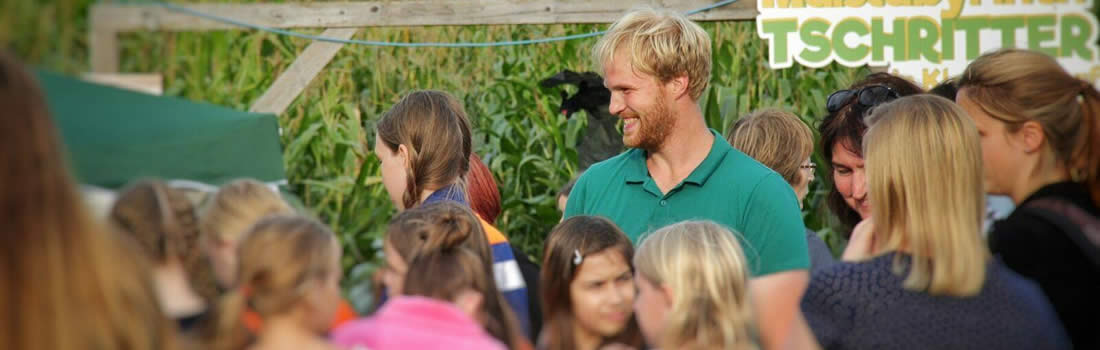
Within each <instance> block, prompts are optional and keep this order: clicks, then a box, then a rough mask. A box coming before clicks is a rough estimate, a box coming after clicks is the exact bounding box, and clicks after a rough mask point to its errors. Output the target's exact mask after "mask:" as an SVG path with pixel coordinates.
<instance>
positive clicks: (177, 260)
mask: <svg viewBox="0 0 1100 350" xmlns="http://www.w3.org/2000/svg"><path fill="white" fill-rule="evenodd" d="M110 221H111V224H113V226H114V227H115V228H116V229H117V230H118V231H120V232H121V233H124V234H126V235H127V236H129V237H132V238H133V239H134V242H136V243H137V246H138V247H139V248H141V250H142V251H144V252H145V254H146V255H147V256H148V257H149V258H150V261H152V262H154V263H155V264H156V265H157V267H161V268H163V267H169V268H179V269H182V270H183V271H186V273H187V275H188V280H189V282H190V284H191V287H192V288H193V289H194V290H195V292H197V293H198V294H199V295H201V296H202V297H203V298H205V299H213V298H214V297H215V295H216V294H217V293H216V292H217V290H216V288H215V285H214V280H213V276H211V271H210V269H209V268H208V267H207V266H205V265H204V263H203V261H202V258H201V252H200V251H199V244H198V242H199V223H198V219H197V218H196V216H195V207H194V205H193V204H192V203H191V201H190V200H188V199H187V197H186V195H184V194H183V193H182V192H180V191H178V190H175V189H173V188H171V187H168V186H167V185H165V184H164V183H163V182H160V181H155V180H145V181H139V182H136V183H134V184H132V185H130V186H129V187H128V188H126V189H125V190H123V191H122V193H121V194H120V195H119V196H118V199H117V200H116V201H115V204H114V206H113V207H112V208H111V213H110Z"/></svg>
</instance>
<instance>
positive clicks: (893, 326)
mask: <svg viewBox="0 0 1100 350" xmlns="http://www.w3.org/2000/svg"><path fill="white" fill-rule="evenodd" d="M894 256H895V253H889V254H886V255H882V256H879V257H876V258H873V259H871V260H868V261H865V262H860V263H847V262H840V263H837V264H835V265H832V266H830V267H827V268H824V269H821V270H814V271H813V273H812V277H811V280H810V285H809V287H808V288H807V290H806V295H805V296H804V297H803V299H802V311H803V312H804V313H805V315H806V321H807V322H808V323H809V325H810V328H811V329H813V333H814V335H815V336H816V337H817V340H818V342H820V343H821V346H822V347H823V348H825V349H1068V348H1069V347H1070V345H1069V344H1070V343H1069V339H1068V338H1067V336H1066V334H1065V331H1064V330H1063V329H1062V326H1061V323H1060V322H1059V321H1058V318H1057V316H1056V315H1055V313H1054V311H1053V309H1052V308H1051V306H1050V303H1049V302H1048V301H1047V299H1046V296H1044V295H1043V293H1042V292H1041V291H1040V290H1039V288H1038V287H1036V285H1035V284H1034V283H1033V282H1031V281H1029V280H1026V279H1024V278H1022V277H1020V276H1019V275H1017V274H1016V273H1014V272H1012V271H1010V270H1008V269H1007V268H1005V267H1003V266H1002V265H1001V264H1000V263H997V262H991V263H990V265H989V268H988V270H987V273H986V281H985V283H984V284H983V285H982V289H981V291H980V292H979V293H978V294H977V295H975V296H972V297H965V298H960V297H951V296H932V295H929V294H927V293H923V292H914V291H910V290H906V289H904V288H903V287H902V283H903V281H904V280H905V276H906V275H905V274H902V275H898V274H894V273H893V272H892V266H893V262H894ZM901 259H902V261H903V262H908V256H906V255H902V256H901ZM906 273H907V271H906Z"/></svg>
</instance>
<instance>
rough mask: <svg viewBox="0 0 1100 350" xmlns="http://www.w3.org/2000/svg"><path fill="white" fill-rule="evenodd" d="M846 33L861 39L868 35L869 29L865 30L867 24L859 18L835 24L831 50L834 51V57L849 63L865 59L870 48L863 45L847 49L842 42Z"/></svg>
mask: <svg viewBox="0 0 1100 350" xmlns="http://www.w3.org/2000/svg"><path fill="white" fill-rule="evenodd" d="M848 33H855V34H856V35H857V36H859V37H861V38H862V37H864V36H866V35H867V34H870V33H871V29H870V28H867V23H866V22H863V20H861V19H859V18H847V19H845V20H843V21H840V23H837V24H836V27H835V28H833V50H836V56H837V57H839V58H840V59H842V60H846V61H851V62H856V61H859V60H862V59H864V58H866V57H867V54H868V53H870V52H871V48H870V47H867V45H864V44H860V45H856V46H855V47H848V45H847V44H846V43H845V42H844V37H846V36H848Z"/></svg>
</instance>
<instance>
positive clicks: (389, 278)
mask: <svg viewBox="0 0 1100 350" xmlns="http://www.w3.org/2000/svg"><path fill="white" fill-rule="evenodd" d="M382 251H383V252H385V255H386V266H385V267H384V268H383V269H382V284H383V285H385V286H386V291H387V292H388V293H389V294H390V295H401V293H402V291H403V290H404V287H405V273H407V272H409V265H408V264H406V263H405V260H404V259H403V258H402V257H401V254H398V253H397V249H395V248H394V247H393V245H392V244H390V243H389V242H386V243H384V244H383V245H382Z"/></svg>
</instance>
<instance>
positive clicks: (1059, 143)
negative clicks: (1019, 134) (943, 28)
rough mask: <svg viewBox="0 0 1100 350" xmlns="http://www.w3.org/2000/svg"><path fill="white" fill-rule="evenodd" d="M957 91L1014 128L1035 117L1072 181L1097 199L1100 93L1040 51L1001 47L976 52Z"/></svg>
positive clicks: (1099, 183) (1099, 184) (1099, 196)
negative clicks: (988, 51) (1078, 183)
mask: <svg viewBox="0 0 1100 350" xmlns="http://www.w3.org/2000/svg"><path fill="white" fill-rule="evenodd" d="M958 84H959V91H960V92H962V91H963V90H965V93H966V97H967V98H969V99H970V100H972V101H974V102H975V103H976V104H977V105H978V107H980V108H981V109H982V110H983V111H985V112H986V113H987V114H989V116H991V117H993V118H994V119H997V120H999V121H1001V122H1003V123H1005V126H1006V128H1007V129H1008V131H1009V132H1016V131H1018V130H1019V129H1020V127H1021V126H1023V124H1024V123H1025V122H1028V121H1035V122H1038V123H1039V125H1041V126H1042V127H1043V134H1044V135H1045V136H1046V141H1047V143H1048V144H1049V145H1050V148H1051V150H1052V151H1053V153H1054V155H1055V156H1056V157H1057V158H1058V160H1059V161H1060V162H1063V163H1064V164H1065V165H1066V167H1067V169H1068V170H1069V171H1070V174H1071V177H1072V179H1073V181H1077V182H1083V183H1085V185H1086V186H1087V187H1088V189H1089V192H1090V194H1091V195H1092V200H1093V201H1094V202H1097V203H1100V92H1098V91H1097V90H1096V88H1094V87H1093V86H1092V84H1091V83H1089V82H1087V81H1084V80H1081V79H1077V78H1075V77H1073V76H1071V75H1069V73H1066V71H1065V69H1062V66H1060V65H1059V64H1058V61H1055V60H1054V58H1051V57H1050V56H1047V55H1045V54H1043V53H1039V52H1035V51H1027V50H1018V49H1002V50H998V51H994V52H990V53H987V54H984V55H982V56H981V57H978V59H976V60H974V62H971V63H970V65H969V66H967V67H966V71H964V72H963V74H962V77H961V78H960V79H959V83H958Z"/></svg>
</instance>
